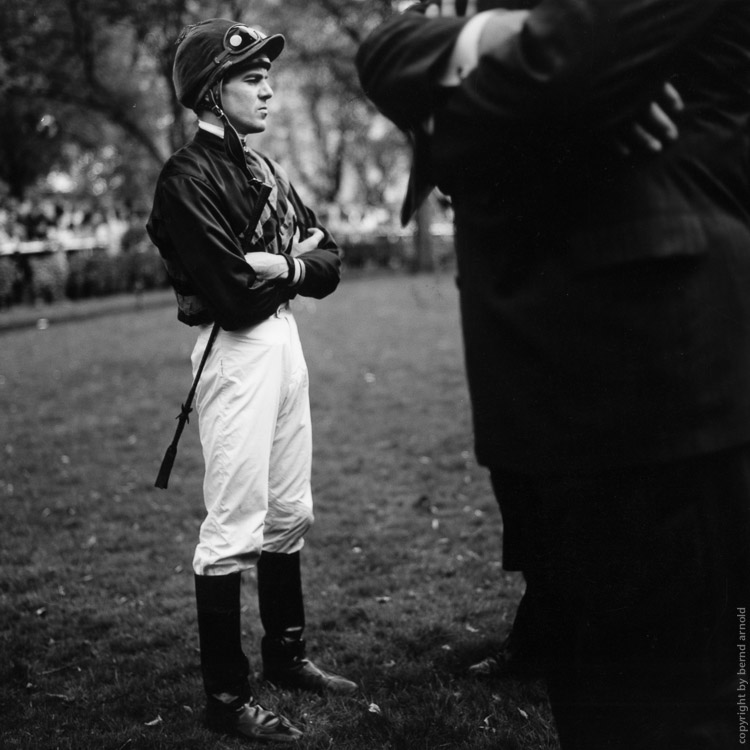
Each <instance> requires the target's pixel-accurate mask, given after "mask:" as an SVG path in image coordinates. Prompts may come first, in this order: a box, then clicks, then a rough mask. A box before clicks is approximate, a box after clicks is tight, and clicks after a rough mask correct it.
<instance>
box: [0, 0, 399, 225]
mask: <svg viewBox="0 0 750 750" xmlns="http://www.w3.org/2000/svg"><path fill="white" fill-rule="evenodd" d="M391 5H392V3H391V2H390V0H315V2H306V1H304V0H291V1H288V2H278V0H258V2H254V3H253V4H252V6H251V7H250V8H248V7H247V4H245V3H241V2H238V1H237V0H234V1H232V0H216V2H214V3H212V6H211V9H210V11H209V10H207V8H206V6H205V4H204V3H199V2H197V0H167V2H163V1H161V0H39V1H38V2H36V3H33V4H32V5H29V4H28V3H26V2H25V0H6V2H4V3H3V4H2V5H1V6H0V73H2V74H3V75H2V76H0V80H2V81H3V83H2V84H0V133H2V134H3V138H2V139H0V140H2V142H3V144H4V145H5V148H4V149H0V179H2V180H4V181H5V182H7V183H9V184H10V185H12V190H13V192H14V194H16V195H19V196H20V195H22V194H23V193H24V192H25V191H27V190H28V189H29V188H30V187H31V186H32V185H33V184H34V181H35V180H36V179H37V178H38V177H39V176H40V175H44V174H46V173H47V172H48V171H50V170H51V169H53V168H54V169H57V170H60V171H63V172H76V171H77V172H78V183H77V184H78V186H79V189H86V188H88V186H90V185H94V184H97V182H101V180H102V179H103V180H105V182H104V185H105V187H106V191H107V194H108V195H109V196H110V199H111V200H112V201H113V200H115V199H116V201H118V202H119V203H120V204H123V203H124V204H127V205H130V206H133V207H135V208H136V209H137V210H139V211H144V210H146V209H147V206H148V201H149V199H150V194H151V186H152V185H153V182H154V180H155V178H156V174H157V172H158V170H159V168H160V166H161V164H162V163H163V161H164V160H165V159H166V158H167V156H168V155H169V153H171V152H172V151H174V150H175V149H176V148H178V147H179V146H181V145H182V144H183V143H184V142H185V141H186V140H187V138H188V137H190V135H191V133H192V131H193V128H194V124H193V121H194V119H193V116H192V115H191V114H190V113H188V112H186V111H185V110H184V109H183V108H182V107H181V106H180V105H179V103H178V102H177V101H176V98H175V95H174V91H173V89H172V82H171V66H172V59H173V56H174V41H175V39H176V38H177V36H178V34H179V32H180V30H181V29H182V27H183V26H185V25H186V24H189V23H193V22H195V21H197V20H199V19H201V18H204V17H206V16H207V15H217V16H225V17H230V18H236V19H238V20H240V21H245V22H248V23H252V24H254V25H257V26H260V27H261V28H264V29H266V30H269V31H274V32H281V33H283V34H285V36H286V37H287V39H288V46H287V49H286V51H285V53H284V55H283V56H282V58H281V59H280V61H279V83H280V86H279V97H278V99H277V101H276V102H275V103H274V111H273V113H272V114H273V117H274V119H273V121H272V126H271V128H270V132H269V134H268V137H265V136H264V138H263V139H261V140H260V142H261V143H262V144H264V145H267V146H268V149H269V151H270V152H271V155H275V156H279V157H283V158H282V160H283V161H284V163H285V164H286V165H287V166H288V167H289V169H290V172H291V173H292V176H293V178H294V179H295V181H296V182H298V183H300V184H301V186H302V188H303V190H304V191H305V192H306V194H307V196H308V197H309V199H310V200H311V201H313V202H314V203H315V205H316V206H319V207H321V208H325V207H326V206H328V205H333V204H353V205H358V206H360V207H361V206H363V205H382V204H383V203H386V204H389V205H391V206H393V204H394V201H395V200H396V199H395V198H393V197H392V196H389V195H387V194H386V192H385V191H384V186H385V185H388V184H395V185H398V186H401V185H402V183H403V172H404V169H405V167H406V163H405V153H406V152H405V148H404V146H405V144H404V140H403V138H402V137H401V135H400V134H398V133H397V132H396V131H395V130H394V128H393V127H392V126H391V125H389V124H387V123H386V122H385V120H383V119H382V118H380V117H379V116H378V115H376V113H375V111H374V109H373V108H372V106H371V105H370V104H369V103H368V102H367V100H366V98H365V97H364V95H363V93H362V92H361V90H360V88H359V83H358V80H357V75H356V71H355V69H354V62H353V60H354V54H355V51H356V48H357V43H358V41H359V40H360V39H361V38H362V37H363V36H364V34H365V33H366V32H367V30H368V29H369V28H371V27H372V26H373V25H374V24H376V23H377V22H378V21H379V20H381V19H382V18H384V17H385V16H386V15H387V14H389V13H390V12H392V10H391ZM41 123H48V124H49V127H40V125H41ZM30 149H33V151H30ZM82 152H83V154H82ZM31 153H34V154H36V157H35V158H30V155H31ZM85 154H90V155H91V156H92V158H93V159H94V160H95V161H96V162H97V163H98V164H99V165H100V168H99V170H98V171H99V174H98V177H97V180H95V181H93V182H92V181H88V180H87V179H86V171H85V169H82V168H81V167H82V165H81V162H82V160H83V161H85Z"/></svg>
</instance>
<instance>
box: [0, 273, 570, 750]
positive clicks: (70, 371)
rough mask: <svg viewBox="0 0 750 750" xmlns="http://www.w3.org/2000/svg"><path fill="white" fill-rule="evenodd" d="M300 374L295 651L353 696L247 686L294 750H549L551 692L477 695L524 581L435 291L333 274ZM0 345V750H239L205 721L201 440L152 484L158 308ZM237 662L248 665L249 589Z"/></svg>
mask: <svg viewBox="0 0 750 750" xmlns="http://www.w3.org/2000/svg"><path fill="white" fill-rule="evenodd" d="M294 308H295V312H296V315H297V320H298V323H299V326H300V329H301V334H302V338H303V345H304V347H305V351H306V355H307V360H308V365H309V368H310V376H311V390H312V408H313V428H314V446H315V458H314V466H313V491H314V495H315V502H316V524H315V526H314V527H313V530H312V531H311V533H310V534H309V536H308V540H307V546H306V548H305V550H304V552H303V565H304V576H305V578H304V583H305V592H306V603H307V613H308V617H307V619H308V627H307V633H306V637H307V640H308V645H309V650H310V655H311V656H312V657H313V658H314V659H316V660H318V661H319V662H320V663H321V664H323V665H325V666H328V667H330V668H334V669H337V670H340V671H341V672H342V673H344V674H346V675H347V676H349V677H351V678H352V679H355V680H357V682H359V684H360V685H361V687H362V692H361V695H359V696H357V697H355V698H336V699H323V698H319V697H314V696H306V695H299V694H294V693H290V692H286V691H279V690H276V689H274V688H272V687H270V686H268V685H265V684H259V685H258V695H259V697H260V699H261V701H262V702H263V703H265V704H266V705H268V706H269V707H273V708H276V709H278V710H280V711H282V712H283V713H285V714H286V715H288V716H289V718H290V719H292V720H293V721H294V722H295V723H297V724H298V725H299V726H301V727H303V728H304V729H305V738H304V739H303V740H302V742H301V743H300V747H301V748H305V749H307V748H309V749H310V750H312V749H316V750H322V749H323V748H336V749H337V750H368V749H370V748H373V749H374V748H379V749H380V748H382V749H386V748H387V749H393V750H400V749H407V748H408V750H419V749H425V750H438V749H439V748H466V749H467V750H469V749H470V750H485V749H489V748H500V749H502V750H514V749H515V750H554V749H555V748H557V743H556V740H555V733H554V730H553V728H552V723H551V718H550V714H549V709H548V705H547V701H546V696H545V693H544V689H543V686H542V685H541V684H538V683H521V682H515V681H510V680H505V681H481V680H476V679H474V678H472V677H470V676H469V675H468V674H467V672H466V670H467V667H468V665H469V664H471V663H472V662H473V661H476V660H477V659H478V658H482V657H483V656H485V655H486V654H487V653H488V652H489V651H490V650H491V649H492V648H493V647H495V646H497V645H499V644H500V642H501V641H502V639H503V637H504V635H505V634H506V632H507V629H508V627H509V623H510V622H511V621H512V619H513V613H514V610H515V606H516V603H517V601H518V598H519V595H520V593H521V590H522V583H521V581H520V579H519V577H518V576H517V575H515V574H508V573H505V572H504V571H503V570H502V568H501V565H500V551H501V523H500V517H499V513H498V511H497V507H496V504H495V501H494V499H493V497H492V495H491V492H490V489H489V483H488V480H487V475H486V472H485V471H484V470H483V469H482V468H480V467H478V466H477V465H476V462H475V460H474V456H473V452H472V439H471V424H470V418H469V408H468V397H467V391H466V384H465V378H464V371H463V363H462V356H461V340H460V331H459V327H458V313H457V299H456V292H455V287H454V284H453V281H452V279H451V277H450V276H419V277H405V276H398V277H391V276H388V277H380V278H370V279H368V278H357V279H354V278H352V279H345V281H344V282H343V283H342V285H341V287H340V289H339V290H338V291H337V292H336V294H335V295H333V296H332V297H331V298H329V299H327V300H323V301H311V300H297V301H295V303H294ZM50 319H51V320H52V322H51V324H50V325H49V327H48V328H46V329H43V330H38V329H28V330H14V331H9V332H6V333H4V334H2V335H0V345H2V359H0V415H1V418H2V422H1V423H0V424H2V432H1V433H0V466H1V467H2V471H0V501H1V503H2V504H1V506H0V507H2V510H3V520H2V530H1V531H0V747H2V748H4V749H6V750H10V749H11V748H24V749H27V750H44V749H46V748H49V749H52V748H61V749H62V748H65V749H69V750H80V749H81V748H84V749H87V748H93V749H96V750H126V749H128V750H145V749H148V748H177V749H179V750H183V749H186V748H201V749H203V750H206V749H209V748H213V749H218V748H240V747H246V746H247V744H246V743H243V742H242V741H241V740H237V739H233V738H230V737H222V736H220V735H216V734H213V733H211V732H209V731H208V730H206V729H204V728H203V727H202V725H201V723H200V714H201V711H202V705H203V696H202V687H201V684H200V675H199V665H198V652H197V646H198V641H197V632H196V627H195V612H194V607H195V605H194V599H193V574H192V569H191V559H192V553H193V547H194V545H195V541H196V534H197V530H198V526H199V524H200V522H201V520H202V499H201V480H202V459H201V456H200V450H199V443H198V435H197V424H195V422H193V423H191V424H189V425H188V426H187V428H186V430H185V433H184V434H183V437H182V441H181V443H180V449H179V452H178V456H177V461H176V465H175V468H174V471H173V473H172V478H171V480H170V486H169V489H168V490H157V489H155V488H154V487H153V482H154V478H155V476H156V473H157V470H158V467H159V464H160V462H161V457H162V455H163V453H164V450H165V448H166V446H167V445H168V443H169V442H170V440H171V438H172V434H173V431H174V427H175V420H174V417H175V416H176V414H177V412H178V411H179V406H180V403H181V401H182V400H183V399H184V396H185V394H186V392H187V390H188V388H189V385H190V373H189V364H188V357H189V353H190V350H191V348H192V342H193V339H194V336H195V333H194V332H193V331H191V330H190V329H188V328H186V327H185V326H182V325H180V324H179V323H177V321H176V318H175V311H174V310H173V309H172V307H171V306H168V307H145V308H144V309H141V310H135V309H133V310H126V311H124V312H121V313H120V314H117V315H111V316H106V317H97V318H91V319H83V320H78V321H73V322H65V323H55V321H54V318H53V317H52V316H50ZM243 596H244V599H243V603H244V620H243V627H244V629H245V647H246V652H247V654H248V656H249V657H250V659H251V663H252V665H253V667H254V668H255V669H259V668H260V663H259V659H258V649H259V642H260V635H261V633H260V629H259V619H258V612H257V603H256V598H255V583H254V580H253V577H252V576H251V575H249V574H248V575H246V576H245V577H244V579H243Z"/></svg>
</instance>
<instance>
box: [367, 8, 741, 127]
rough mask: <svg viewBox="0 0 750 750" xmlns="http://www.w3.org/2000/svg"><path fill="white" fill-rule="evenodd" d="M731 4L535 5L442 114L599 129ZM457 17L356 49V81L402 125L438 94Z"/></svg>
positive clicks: (380, 35) (387, 33)
mask: <svg viewBox="0 0 750 750" xmlns="http://www.w3.org/2000/svg"><path fill="white" fill-rule="evenodd" d="M732 1H733V0H679V1H675V0H542V1H541V2H540V3H538V4H537V5H536V6H535V7H534V8H533V9H532V10H531V11H530V13H529V16H528V18H527V20H526V23H525V24H524V25H523V26H522V28H521V30H520V31H519V32H518V33H516V34H513V35H511V36H510V37H508V36H507V35H503V36H502V38H501V40H500V41H499V42H498V44H497V45H495V46H492V45H491V44H490V49H489V51H488V52H487V53H486V54H484V55H483V56H482V57H481V58H480V61H479V65H478V66H477V68H476V69H475V70H474V71H473V72H472V73H471V74H470V75H469V76H467V78H466V79H465V80H464V81H463V83H462V84H461V86H459V87H458V88H457V89H456V90H455V91H453V93H452V94H451V95H450V96H449V97H448V98H447V100H446V101H445V102H444V104H443V105H442V109H443V110H444V112H445V113H446V115H447V116H449V117H450V118H451V120H452V121H453V122H454V123H458V124H460V123H461V122H462V121H465V122H466V123H467V124H468V123H471V122H473V121H474V120H476V119H477V118H481V119H482V120H483V122H484V123H485V124H495V125H497V126H498V127H504V126H505V127H509V128H514V127H515V128H517V127H523V126H525V125H532V124H535V123H537V122H540V121H543V122H545V124H546V125H547V126H548V127H550V126H552V127H554V126H557V125H559V126H560V127H570V126H576V125H585V126H586V127H589V128H594V129H604V128H606V127H607V126H609V125H611V124H614V123H616V122H617V121H619V120H621V119H623V118H624V117H627V116H630V114H631V113H632V111H633V110H634V109H635V108H636V107H637V106H638V105H639V104H641V103H642V102H643V101H644V100H647V99H648V98H650V96H651V95H652V93H653V92H654V90H655V88H656V87H658V86H659V85H661V83H662V82H663V81H664V79H665V76H666V75H667V74H668V72H669V69H670V65H671V62H672V60H673V56H674V55H675V54H677V53H678V52H679V51H680V49H682V48H683V47H684V45H685V44H687V43H688V42H690V41H691V40H692V39H694V38H696V36H697V35H698V34H699V33H700V31H701V29H702V28H703V27H704V26H705V25H706V24H707V22H708V21H709V20H710V19H711V18H712V17H713V16H714V15H715V14H716V13H717V12H718V11H719V9H720V8H721V7H722V6H723V5H726V4H727V3H729V2H732ZM498 5H500V6H502V5H503V3H499V4H498ZM461 20H462V19H427V18H425V17H424V16H423V15H420V14H417V13H413V12H408V13H405V14H404V15H402V16H399V17H396V18H393V19H391V20H390V21H388V22H387V23H386V24H384V25H383V26H381V27H380V28H378V29H376V30H375V31H374V32H373V33H372V34H371V36H370V37H368V39H366V40H365V42H364V44H363V45H362V48H361V49H360V52H359V55H358V65H359V70H360V77H361V80H362V85H363V87H364V89H365V91H366V92H367V93H368V95H369V96H370V97H371V98H372V99H373V101H374V102H375V104H376V105H377V106H378V107H379V108H380V109H381V111H383V113H384V114H386V115H387V116H389V117H391V119H393V120H394V122H396V124H398V125H399V126H400V127H404V124H406V125H407V126H413V125H414V123H416V122H419V121H420V120H422V119H424V117H425V111H429V107H430V105H431V103H433V102H435V101H436V100H437V98H438V97H439V91H438V89H439V87H438V84H437V76H436V71H437V70H438V69H439V66H440V64H441V63H442V64H444V61H445V59H446V50H448V52H449V51H450V48H451V46H452V41H451V39H452V40H453V41H455V38H456V37H457V35H458V33H459V32H460V29H461V27H462V23H461ZM439 21H441V23H438V22H439ZM487 33H489V31H488V32H487Z"/></svg>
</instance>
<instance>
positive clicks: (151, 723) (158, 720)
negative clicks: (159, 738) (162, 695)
mask: <svg viewBox="0 0 750 750" xmlns="http://www.w3.org/2000/svg"><path fill="white" fill-rule="evenodd" d="M162 721H163V719H162V718H161V716H157V717H156V718H155V719H154V720H153V721H147V722H146V723H145V724H144V725H143V726H144V727H157V726H159V724H161V723H162Z"/></svg>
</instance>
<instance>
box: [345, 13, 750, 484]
mask: <svg viewBox="0 0 750 750" xmlns="http://www.w3.org/2000/svg"><path fill="white" fill-rule="evenodd" d="M519 4H523V3H519V2H516V7H518V5H519ZM494 5H496V6H503V7H507V6H508V5H509V3H505V4H503V3H496V4H494ZM528 5H533V9H532V11H531V14H530V16H529V20H528V22H527V23H526V25H525V27H524V29H523V31H522V33H521V34H520V35H519V36H517V37H515V38H514V39H513V40H512V41H511V42H510V43H505V44H502V45H498V46H497V47H496V49H495V50H494V51H493V53H492V54H490V55H488V56H486V57H484V58H482V60H481V61H480V64H479V66H478V68H477V69H476V70H475V71H474V72H473V73H472V74H471V75H470V76H469V77H468V78H467V79H466V80H465V81H464V82H463V83H462V85H461V87H460V88H459V89H457V90H455V91H453V92H452V93H449V94H446V92H445V91H442V90H441V89H440V88H439V87H438V86H436V85H435V83H434V81H435V79H436V72H437V71H438V70H440V69H441V68H442V66H443V65H444V64H445V61H446V60H447V57H448V56H449V54H450V51H451V49H452V47H453V44H454V42H455V39H456V37H457V35H458V33H459V32H460V30H461V28H462V27H463V23H464V22H465V19H436V20H428V19H426V18H424V17H423V16H421V15H419V14H416V13H406V14H404V15H402V16H399V17H396V18H393V19H391V20H390V21H388V22H387V23H386V24H384V25H383V26H381V27H380V28H379V29H377V30H376V31H375V32H374V33H373V34H372V35H371V36H370V37H369V38H368V39H367V40H366V41H365V43H364V44H363V45H362V47H361V49H360V51H359V54H358V59H357V64H358V66H359V71H360V77H361V80H362V84H363V87H364V89H365V91H366V92H367V94H368V95H369V96H370V97H371V98H372V99H373V101H374V102H375V103H376V104H377V105H378V106H379V107H380V108H381V109H382V111H383V112H384V113H385V114H386V115H388V116H389V117H391V118H392V119H393V120H394V122H396V123H397V124H398V125H399V126H400V127H402V128H404V129H408V130H416V129H418V128H419V126H420V123H421V122H422V121H423V120H424V118H425V117H426V116H427V115H428V114H429V113H430V112H434V114H435V115H436V127H435V134H434V136H433V137H432V138H431V139H430V143H429V148H430V151H431V156H430V167H431V169H432V175H431V176H432V178H433V179H434V180H435V181H436V182H437V184H438V185H439V186H440V187H441V188H442V189H443V190H444V191H445V192H447V193H449V194H450V195H451V196H452V198H453V200H454V207H455V217H456V249H457V254H458V270H459V288H460V295H461V308H462V318H463V326H464V338H465V348H466V362H467V373H468V378H469V386H470V390H471V395H472V405H473V415H474V423H475V431H476V442H477V451H478V456H479V459H480V461H482V462H483V463H485V464H487V465H489V466H494V467H502V468H507V469H511V470H513V469H517V470H521V471H534V472H540V471H541V472H553V473H554V472H559V471H568V470H572V471H589V470H598V469H601V468H606V467H612V466H619V465H628V464H636V463H647V462H661V461H668V460H673V459H680V458H686V457H689V456H691V455H695V454H699V453H706V452H712V451H717V450H721V449H723V448H725V447H729V446H732V445H736V444H739V443H742V442H746V441H747V440H748V439H750V295H749V294H748V290H750V286H748V285H749V284H750V215H749V213H748V212H749V210H750V169H749V167H750V163H749V162H750V3H748V2H747V0H680V1H679V2H674V1H673V0H617V2H614V1H613V0H542V2H539V3H528ZM667 77H670V78H671V79H672V80H673V83H674V85H675V86H676V87H677V88H678V89H679V90H680V92H681V94H682V96H683V98H684V100H685V103H686V110H685V112H684V114H683V116H682V117H681V118H680V121H679V126H680V133H681V135H680V139H679V141H678V142H677V143H676V144H675V145H672V146H670V147H668V148H667V149H666V151H665V152H664V153H663V154H661V155H658V156H649V157H643V158H636V159H628V160H626V159H621V158H619V157H617V156H614V155H613V153H612V151H611V149H609V148H607V140H608V136H607V133H608V131H609V130H610V129H612V128H615V127H617V126H618V124H620V123H622V122H624V121H628V120H629V119H632V118H633V116H634V113H635V112H637V111H638V110H639V109H640V108H642V107H643V106H644V104H645V103H646V102H648V101H649V100H650V98H651V97H652V96H654V94H655V92H656V91H658V89H659V88H660V87H661V85H662V83H663V81H664V80H665V79H666V78H667Z"/></svg>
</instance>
